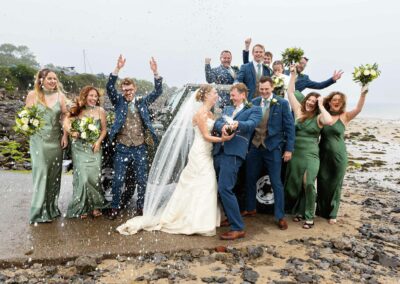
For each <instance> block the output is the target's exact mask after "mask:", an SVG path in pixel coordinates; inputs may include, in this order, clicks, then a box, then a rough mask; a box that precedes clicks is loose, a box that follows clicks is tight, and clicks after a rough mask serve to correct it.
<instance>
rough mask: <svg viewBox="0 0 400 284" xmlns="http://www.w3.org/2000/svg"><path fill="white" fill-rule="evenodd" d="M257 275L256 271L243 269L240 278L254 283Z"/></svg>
mask: <svg viewBox="0 0 400 284" xmlns="http://www.w3.org/2000/svg"><path fill="white" fill-rule="evenodd" d="M259 276H260V275H259V274H258V272H257V271H254V270H250V269H246V270H245V271H243V274H242V279H243V280H244V281H247V282H250V283H256V282H257V279H258V277H259Z"/></svg>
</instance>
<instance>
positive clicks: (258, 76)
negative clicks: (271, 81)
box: [257, 63, 261, 80]
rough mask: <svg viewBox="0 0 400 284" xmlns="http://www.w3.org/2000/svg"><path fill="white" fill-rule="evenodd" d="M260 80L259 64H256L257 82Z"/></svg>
mask: <svg viewBox="0 0 400 284" xmlns="http://www.w3.org/2000/svg"><path fill="white" fill-rule="evenodd" d="M260 78H261V63H258V64H257V80H260Z"/></svg>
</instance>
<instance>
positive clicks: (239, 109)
mask: <svg viewBox="0 0 400 284" xmlns="http://www.w3.org/2000/svg"><path fill="white" fill-rule="evenodd" d="M243 107H244V103H241V104H240V105H239V106H237V107H236V108H235V110H234V111H233V113H232V118H234V117H235V115H236V114H237V113H238V112H239V111H241V110H242V109H243Z"/></svg>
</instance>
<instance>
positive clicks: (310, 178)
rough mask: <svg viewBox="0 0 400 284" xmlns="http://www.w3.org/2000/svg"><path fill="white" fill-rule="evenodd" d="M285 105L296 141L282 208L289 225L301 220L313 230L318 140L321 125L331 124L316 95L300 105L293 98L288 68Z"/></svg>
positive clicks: (293, 73)
mask: <svg viewBox="0 0 400 284" xmlns="http://www.w3.org/2000/svg"><path fill="white" fill-rule="evenodd" d="M290 74H291V76H290V82H289V89H288V96H289V97H288V98H289V103H290V105H291V107H292V110H293V112H294V115H295V118H296V123H295V127H296V140H295V146H294V152H293V156H292V159H291V160H290V161H289V164H288V166H287V170H286V182H285V195H286V200H287V203H286V207H287V208H291V209H292V212H293V213H294V214H295V218H294V219H293V221H295V222H299V221H301V220H303V219H305V223H304V224H303V228H304V229H311V228H312V227H313V226H314V211H315V201H316V190H315V185H314V184H315V180H316V178H317V174H318V169H319V164H320V162H319V155H318V154H319V148H318V138H319V135H320V132H321V129H322V127H323V126H324V125H329V124H331V123H332V116H331V115H330V114H329V113H328V112H327V111H326V109H325V108H324V105H323V100H322V97H321V96H320V94H318V93H315V92H311V93H309V94H308V95H307V96H306V97H305V98H304V100H303V101H302V103H301V104H300V103H299V102H298V101H297V99H296V97H295V96H294V92H295V82H296V67H295V66H294V65H292V66H291V67H290Z"/></svg>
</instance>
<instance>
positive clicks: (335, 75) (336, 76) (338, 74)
mask: <svg viewBox="0 0 400 284" xmlns="http://www.w3.org/2000/svg"><path fill="white" fill-rule="evenodd" d="M343 73H344V72H343V71H342V70H339V71H336V70H335V72H333V76H332V79H333V81H337V80H339V79H340V78H342V75H343Z"/></svg>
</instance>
